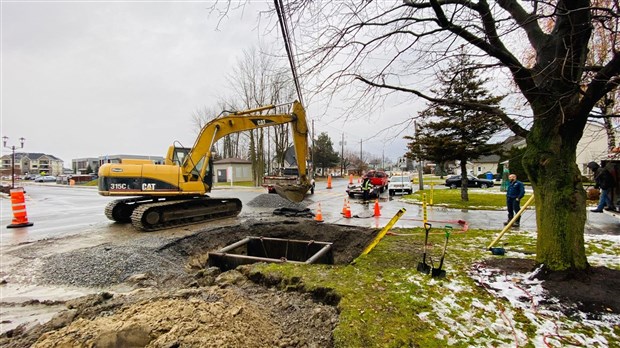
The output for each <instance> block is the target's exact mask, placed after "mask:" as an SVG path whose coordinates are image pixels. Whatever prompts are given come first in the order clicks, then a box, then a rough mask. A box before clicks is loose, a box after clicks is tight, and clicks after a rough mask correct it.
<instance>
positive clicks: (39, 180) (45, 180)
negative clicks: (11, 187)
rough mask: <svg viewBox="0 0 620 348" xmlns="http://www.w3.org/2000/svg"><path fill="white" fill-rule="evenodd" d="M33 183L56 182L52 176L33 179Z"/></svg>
mask: <svg viewBox="0 0 620 348" xmlns="http://www.w3.org/2000/svg"><path fill="white" fill-rule="evenodd" d="M34 182H56V177H55V176H53V175H43V176H40V177H38V178H36V179H34Z"/></svg>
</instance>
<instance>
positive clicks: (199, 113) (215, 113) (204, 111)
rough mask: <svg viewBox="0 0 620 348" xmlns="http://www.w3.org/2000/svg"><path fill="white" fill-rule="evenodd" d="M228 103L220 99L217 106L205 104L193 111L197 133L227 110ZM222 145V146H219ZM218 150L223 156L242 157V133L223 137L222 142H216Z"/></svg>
mask: <svg viewBox="0 0 620 348" xmlns="http://www.w3.org/2000/svg"><path fill="white" fill-rule="evenodd" d="M225 105H226V103H225V102H224V101H219V102H218V103H217V106H215V107H207V106H204V107H202V108H199V109H196V111H194V112H193V113H192V123H193V124H194V126H195V129H196V133H198V132H200V130H201V129H202V127H204V126H205V125H206V124H207V123H208V122H210V121H212V120H214V119H216V118H217V117H219V116H220V115H221V114H222V113H224V112H225V110H226V106H225ZM218 145H221V146H218ZM213 146H214V147H215V150H216V152H217V153H218V154H219V155H220V156H221V157H222V158H241V156H242V154H241V152H240V148H242V147H241V146H240V134H239V133H233V134H229V135H227V136H225V137H224V138H222V140H221V143H220V144H214V145H213Z"/></svg>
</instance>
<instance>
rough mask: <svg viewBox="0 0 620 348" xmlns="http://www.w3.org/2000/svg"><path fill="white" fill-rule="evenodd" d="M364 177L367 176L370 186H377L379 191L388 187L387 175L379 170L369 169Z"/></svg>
mask: <svg viewBox="0 0 620 348" xmlns="http://www.w3.org/2000/svg"><path fill="white" fill-rule="evenodd" d="M364 178H369V179H370V183H371V184H372V186H375V187H379V191H381V192H383V191H385V190H386V189H387V187H388V182H389V177H388V175H387V174H386V173H385V172H384V171H381V170H369V171H368V172H367V173H366V174H364Z"/></svg>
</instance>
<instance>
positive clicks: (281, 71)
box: [228, 48, 294, 185]
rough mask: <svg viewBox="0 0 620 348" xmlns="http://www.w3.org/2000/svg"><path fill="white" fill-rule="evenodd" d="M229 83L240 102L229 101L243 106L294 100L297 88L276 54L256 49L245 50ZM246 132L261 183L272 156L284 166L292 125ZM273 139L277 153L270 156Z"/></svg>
mask: <svg viewBox="0 0 620 348" xmlns="http://www.w3.org/2000/svg"><path fill="white" fill-rule="evenodd" d="M228 82H229V85H230V86H231V88H232V93H233V97H232V98H231V100H235V101H236V102H234V103H233V102H231V103H229V104H230V105H235V106H238V107H239V109H251V108H254V107H257V106H264V105H270V104H272V105H279V104H285V103H289V102H292V101H293V95H294V94H293V91H294V89H293V88H292V82H291V81H290V78H287V77H286V70H285V68H283V67H282V65H279V64H278V60H277V59H276V57H275V56H274V55H273V54H270V53H268V52H266V51H265V50H258V49H256V48H252V49H250V50H247V51H244V54H243V57H242V58H241V59H239V60H238V61H237V65H236V67H235V68H234V69H233V71H232V72H231V73H230V74H229V75H228ZM231 108H232V107H231ZM232 109H234V108H232ZM289 109H290V105H284V106H282V107H280V108H278V109H277V110H276V112H279V113H286V112H288V111H289ZM265 133H267V135H265ZM246 134H247V136H248V138H249V141H248V143H249V145H248V151H249V153H248V158H249V159H250V161H251V162H252V168H253V177H254V182H255V183H256V184H257V185H260V184H261V183H262V178H263V175H264V173H265V172H266V171H267V170H268V169H270V164H271V163H272V162H273V161H272V157H273V158H275V159H276V160H275V162H276V163H278V165H280V166H283V163H284V153H285V151H286V149H287V148H288V147H289V146H290V144H291V143H290V139H289V138H290V137H289V128H288V125H282V126H276V127H269V128H267V129H265V128H259V129H256V130H252V131H248V132H246ZM270 135H272V136H270ZM272 139H273V148H274V149H275V151H274V152H275V155H274V156H271V155H270V153H271V151H270V149H271V146H270V144H271V140H272ZM265 143H267V144H265Z"/></svg>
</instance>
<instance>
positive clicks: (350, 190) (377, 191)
mask: <svg viewBox="0 0 620 348" xmlns="http://www.w3.org/2000/svg"><path fill="white" fill-rule="evenodd" d="M346 191H347V194H348V195H349V197H351V198H354V197H355V196H356V195H359V196H362V195H363V194H364V193H363V192H362V185H355V184H349V186H347V190H346ZM381 192H382V191H381V188H380V187H379V186H372V188H371V189H370V192H369V196H370V198H379V195H381Z"/></svg>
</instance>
